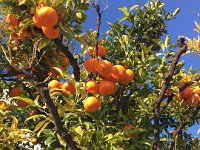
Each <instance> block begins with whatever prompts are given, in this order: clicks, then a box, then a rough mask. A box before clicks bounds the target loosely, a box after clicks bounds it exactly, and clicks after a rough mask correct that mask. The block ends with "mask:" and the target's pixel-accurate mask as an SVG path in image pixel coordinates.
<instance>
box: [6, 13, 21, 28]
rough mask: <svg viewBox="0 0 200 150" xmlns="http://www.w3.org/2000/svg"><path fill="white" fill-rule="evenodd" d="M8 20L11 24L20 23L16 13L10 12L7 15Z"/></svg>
mask: <svg viewBox="0 0 200 150" xmlns="http://www.w3.org/2000/svg"><path fill="white" fill-rule="evenodd" d="M6 22H7V23H8V24H9V25H10V26H16V25H18V24H19V21H18V19H17V17H16V16H15V15H14V14H8V15H7V17H6Z"/></svg>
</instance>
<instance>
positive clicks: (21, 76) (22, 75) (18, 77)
mask: <svg viewBox="0 0 200 150" xmlns="http://www.w3.org/2000/svg"><path fill="white" fill-rule="evenodd" d="M24 77H25V74H22V73H21V74H17V75H16V76H15V78H16V79H20V78H24Z"/></svg>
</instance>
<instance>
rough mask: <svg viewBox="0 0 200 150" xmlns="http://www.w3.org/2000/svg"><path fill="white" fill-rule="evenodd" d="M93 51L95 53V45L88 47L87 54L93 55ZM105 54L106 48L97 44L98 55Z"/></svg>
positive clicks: (103, 55) (102, 55)
mask: <svg viewBox="0 0 200 150" xmlns="http://www.w3.org/2000/svg"><path fill="white" fill-rule="evenodd" d="M95 53H96V48H95V47H89V49H88V55H89V56H94V55H95ZM106 54H107V49H106V48H105V47H104V46H100V45H98V56H101V57H105V56H106Z"/></svg>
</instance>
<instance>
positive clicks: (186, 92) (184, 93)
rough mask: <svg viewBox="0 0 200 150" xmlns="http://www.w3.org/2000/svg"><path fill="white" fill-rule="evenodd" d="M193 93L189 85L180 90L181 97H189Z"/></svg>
mask: <svg viewBox="0 0 200 150" xmlns="http://www.w3.org/2000/svg"><path fill="white" fill-rule="evenodd" d="M192 93H193V89H192V87H191V86H188V87H186V88H185V89H184V90H183V91H181V97H182V98H191V97H192Z"/></svg>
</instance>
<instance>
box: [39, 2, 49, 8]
mask: <svg viewBox="0 0 200 150" xmlns="http://www.w3.org/2000/svg"><path fill="white" fill-rule="evenodd" d="M46 5H47V4H46V2H40V3H39V4H38V6H37V8H38V9H40V8H42V7H44V6H46Z"/></svg>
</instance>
